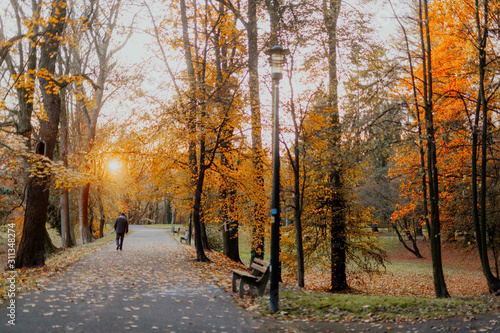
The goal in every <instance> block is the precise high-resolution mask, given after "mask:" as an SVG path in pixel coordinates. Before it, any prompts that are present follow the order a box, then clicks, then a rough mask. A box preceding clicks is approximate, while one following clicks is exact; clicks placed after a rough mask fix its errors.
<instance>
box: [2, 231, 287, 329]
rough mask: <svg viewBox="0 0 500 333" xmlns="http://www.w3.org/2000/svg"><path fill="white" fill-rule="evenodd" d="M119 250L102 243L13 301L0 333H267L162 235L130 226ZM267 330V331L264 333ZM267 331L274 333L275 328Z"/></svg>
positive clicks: (3, 309)
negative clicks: (12, 312) (11, 319)
mask: <svg viewBox="0 0 500 333" xmlns="http://www.w3.org/2000/svg"><path fill="white" fill-rule="evenodd" d="M131 230H132V231H133V232H132V233H130V234H129V235H128V236H126V237H125V241H124V245H123V251H117V250H116V246H115V245H114V244H108V245H106V246H104V247H103V249H102V250H100V251H97V252H95V253H93V254H91V255H89V256H87V257H86V258H84V259H82V260H80V261H78V262H77V263H75V264H74V265H72V266H70V267H69V268H68V269H67V271H66V272H64V273H61V274H57V275H55V276H53V277H52V278H51V279H50V281H48V282H47V283H42V284H40V283H39V284H38V288H37V289H35V290H31V291H28V292H25V293H22V294H19V295H18V296H17V301H16V321H15V323H16V325H15V326H7V325H6V324H7V321H8V317H7V309H6V305H4V306H2V307H1V311H0V312H1V317H0V318H2V321H3V322H2V323H1V326H0V331H1V332H10V331H12V332H92V333H95V332H126V331H130V332H154V331H158V332H267V331H268V328H271V327H267V324H265V323H264V322H263V321H262V320H258V319H254V318H252V317H251V316H250V315H249V313H248V312H246V311H244V310H242V309H240V308H238V307H237V306H236V304H235V303H234V301H233V300H232V298H231V296H230V295H227V294H226V293H225V292H224V291H222V290H221V289H219V288H217V287H216V286H213V285H211V284H210V283H209V282H207V281H206V280H204V279H202V278H201V277H200V276H199V275H198V274H197V273H196V272H195V271H194V270H193V268H192V265H191V264H190V261H191V260H192V257H191V256H189V255H188V252H187V251H186V250H185V249H183V248H182V246H179V243H178V242H177V241H176V240H174V239H173V238H172V237H171V236H170V234H169V233H168V232H166V231H165V230H161V229H146V228H144V227H142V226H131ZM266 327H267V328H266ZM273 330H275V331H280V329H279V327H275V328H274V329H273Z"/></svg>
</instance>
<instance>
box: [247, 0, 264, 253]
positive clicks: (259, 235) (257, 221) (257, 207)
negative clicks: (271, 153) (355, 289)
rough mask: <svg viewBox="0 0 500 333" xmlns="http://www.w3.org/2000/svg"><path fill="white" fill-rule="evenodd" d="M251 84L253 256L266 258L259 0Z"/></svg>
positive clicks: (251, 11)
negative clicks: (253, 192)
mask: <svg viewBox="0 0 500 333" xmlns="http://www.w3.org/2000/svg"><path fill="white" fill-rule="evenodd" d="M246 30H247V35H248V74H249V78H248V86H249V94H250V111H251V124H252V154H253V155H252V159H253V167H254V177H255V178H254V179H255V192H256V193H257V195H256V200H255V202H254V221H253V226H252V258H254V257H258V258H264V235H265V221H266V215H267V213H266V208H265V206H264V200H263V198H265V196H266V195H265V191H264V162H263V156H264V152H263V150H262V122H261V113H260V96H259V91H260V88H259V48H258V32H257V0H249V1H248V24H247V26H246Z"/></svg>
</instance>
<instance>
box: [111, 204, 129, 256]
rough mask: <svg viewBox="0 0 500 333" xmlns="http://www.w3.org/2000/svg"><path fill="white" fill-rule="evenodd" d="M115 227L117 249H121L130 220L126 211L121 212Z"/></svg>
mask: <svg viewBox="0 0 500 333" xmlns="http://www.w3.org/2000/svg"><path fill="white" fill-rule="evenodd" d="M114 227H115V232H116V250H118V249H119V250H120V251H121V250H122V249H123V238H125V234H128V221H127V218H126V217H125V213H120V216H118V218H117V219H116V221H115V224H114Z"/></svg>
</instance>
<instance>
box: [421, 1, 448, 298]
mask: <svg viewBox="0 0 500 333" xmlns="http://www.w3.org/2000/svg"><path fill="white" fill-rule="evenodd" d="M422 10H423V12H424V15H422ZM419 22H420V23H419V25H420V40H421V48H422V58H423V63H422V64H423V84H424V109H425V130H426V133H425V134H426V137H427V177H428V183H429V204H430V215H431V218H430V223H431V225H430V235H429V236H430V237H429V238H430V241H431V256H432V269H433V276H434V289H435V292H436V297H438V298H445V297H449V296H450V295H449V293H448V289H447V288H446V283H445V280H444V274H443V262H442V255H441V221H440V218H439V178H438V170H437V152H436V138H435V130H434V115H433V104H434V101H433V98H434V95H433V81H432V79H433V74H432V57H431V56H432V45H431V32H430V31H429V26H430V25H429V8H428V4H427V0H424V1H423V5H422V3H420V4H419Z"/></svg>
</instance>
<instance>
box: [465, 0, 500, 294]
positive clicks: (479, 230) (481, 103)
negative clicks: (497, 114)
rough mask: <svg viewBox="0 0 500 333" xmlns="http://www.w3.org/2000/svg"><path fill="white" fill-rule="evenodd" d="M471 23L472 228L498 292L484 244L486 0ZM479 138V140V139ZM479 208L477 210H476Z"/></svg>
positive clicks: (490, 284)
mask: <svg viewBox="0 0 500 333" xmlns="http://www.w3.org/2000/svg"><path fill="white" fill-rule="evenodd" d="M474 11H475V21H476V31H477V39H476V43H475V46H476V48H477V51H478V60H479V61H478V74H479V82H478V83H479V91H478V97H477V102H476V111H475V118H474V125H473V128H472V160H471V163H472V177H471V178H472V179H471V180H472V184H471V185H472V186H471V189H472V205H473V206H472V216H473V221H474V229H475V231H476V244H477V249H478V251H479V258H480V259H481V266H482V268H483V274H484V276H485V278H486V281H487V283H488V287H489V289H490V292H492V293H499V292H500V280H499V279H498V277H495V276H494V275H493V274H492V272H491V268H490V261H489V258H488V243H487V218H488V215H487V203H486V202H487V188H488V180H487V177H488V168H487V163H488V149H489V142H490V139H489V134H488V133H489V127H490V123H491V121H490V118H491V111H490V109H489V106H488V98H487V97H486V89H485V84H486V80H487V77H486V76H487V73H486V71H487V66H488V59H487V47H488V38H489V30H490V29H491V27H490V24H489V19H490V3H489V0H483V1H482V3H481V2H480V1H479V0H475V1H474ZM480 120H481V121H482V126H481V127H482V128H481V133H479V121H480ZM479 138H480V140H479ZM478 147H481V153H480V154H479V152H478ZM479 156H481V170H480V183H479V184H480V189H479V190H478V168H477V164H478V159H479ZM478 207H480V211H479V209H478Z"/></svg>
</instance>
